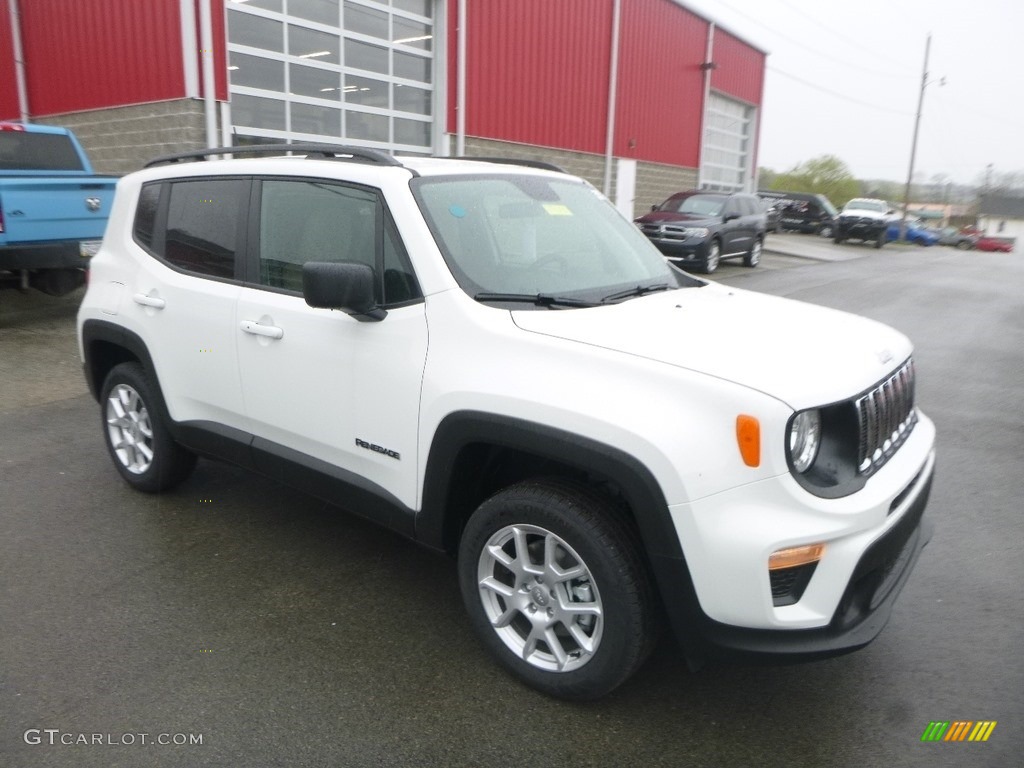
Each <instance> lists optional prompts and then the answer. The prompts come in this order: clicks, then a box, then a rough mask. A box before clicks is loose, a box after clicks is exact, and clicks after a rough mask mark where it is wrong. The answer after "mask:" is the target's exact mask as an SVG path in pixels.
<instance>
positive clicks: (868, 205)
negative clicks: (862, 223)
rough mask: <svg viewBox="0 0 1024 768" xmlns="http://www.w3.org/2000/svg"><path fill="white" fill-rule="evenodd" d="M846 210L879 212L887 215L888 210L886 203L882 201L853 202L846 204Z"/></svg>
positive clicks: (855, 200)
mask: <svg viewBox="0 0 1024 768" xmlns="http://www.w3.org/2000/svg"><path fill="white" fill-rule="evenodd" d="M846 210H848V211H850V210H861V211H877V212H878V213H885V212H886V211H887V210H889V209H888V207H887V206H886V204H885V203H883V202H881V201H880V200H857V199H854V200H851V201H850V202H848V203H847V204H846Z"/></svg>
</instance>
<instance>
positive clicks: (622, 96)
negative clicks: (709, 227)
mask: <svg viewBox="0 0 1024 768" xmlns="http://www.w3.org/2000/svg"><path fill="white" fill-rule="evenodd" d="M0 41H2V42H0V119H26V118H27V119H29V120H33V121H38V122H46V123H57V124H64V125H68V126H70V127H72V128H75V129H76V131H77V132H78V133H79V135H80V138H81V139H82V140H83V142H84V143H85V145H86V146H87V148H88V149H89V150H90V151H91V153H92V155H93V160H94V162H95V164H96V165H97V167H98V168H99V169H101V170H104V171H112V172H124V171H128V170H131V169H133V168H135V167H138V166H139V165H141V164H142V162H143V161H145V160H146V159H148V158H149V157H152V156H153V155H157V154H161V153H166V152H175V151H182V150H184V149H189V148H194V147H196V146H202V145H206V144H224V143H236V144H237V143H249V142H253V141H267V140H269V141H290V140H293V139H296V140H318V141H335V142H337V141H338V140H339V139H342V140H344V141H346V142H349V143H353V144H359V145H365V146H375V147H381V148H384V149H389V150H391V151H398V152H422V153H431V152H432V153H440V154H458V153H463V154H469V155H482V154H486V155H495V154H504V155H511V156H518V157H530V158H535V159H545V160H549V161H553V162H556V163H558V164H561V165H563V166H565V167H567V168H568V169H569V170H572V171H574V172H576V173H579V174H581V175H584V176H586V177H588V178H590V179H591V181H593V182H594V183H595V184H597V185H598V186H603V187H604V188H605V190H606V192H608V193H609V194H612V193H613V192H614V193H615V195H616V197H617V200H618V202H619V204H620V205H621V206H623V207H632V206H633V204H634V200H635V201H636V204H638V205H639V204H645V203H648V202H653V201H655V200H656V199H658V198H660V197H662V196H663V195H666V194H668V193H669V192H672V191H675V190H677V189H680V188H683V187H687V186H697V185H701V186H705V187H712V188H747V189H749V188H751V187H752V186H753V175H754V170H755V169H756V145H757V135H758V130H757V129H758V124H759V121H760V106H761V102H762V96H763V84H764V69H765V57H766V54H765V53H764V52H763V51H761V50H759V49H758V48H756V47H754V46H752V45H751V44H750V43H748V42H746V41H744V40H742V39H741V38H739V37H737V36H735V35H734V34H732V33H730V32H729V31H727V30H725V29H722V28H721V27H720V26H718V25H716V24H715V23H714V22H713V20H711V19H708V18H705V17H703V16H701V15H700V14H698V13H696V12H695V11H693V10H691V9H690V8H688V7H687V5H686V3H685V2H678V1H677V0H146V1H145V2H140V1H139V0H76V1H75V2H68V0H0ZM208 81H212V84H213V87H212V88H211V89H210V98H204V95H205V90H204V82H208Z"/></svg>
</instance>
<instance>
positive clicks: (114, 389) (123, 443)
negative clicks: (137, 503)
mask: <svg viewBox="0 0 1024 768" xmlns="http://www.w3.org/2000/svg"><path fill="white" fill-rule="evenodd" d="M155 392H156V388H155V386H154V385H152V384H151V383H150V381H149V377H148V376H147V375H146V372H145V371H144V370H143V368H142V366H141V365H139V364H138V363H121V364H120V365H117V366H115V367H114V368H113V369H111V371H110V373H109V374H107V378H106V379H105V380H104V382H103V388H102V389H101V391H100V403H101V407H102V409H103V410H102V415H103V437H104V442H105V443H106V445H107V451H109V453H110V458H111V459H112V460H113V462H114V467H115V468H116V469H117V471H118V472H119V473H120V475H121V477H123V478H124V480H125V482H127V483H128V485H130V486H131V487H132V488H135V489H136V490H139V491H144V492H145V493H159V492H160V491H166V490H169V489H170V488H173V487H174V486H175V485H177V484H178V483H180V482H181V481H182V480H184V479H185V478H186V477H188V475H189V474H190V473H191V472H192V470H193V468H194V467H195V464H196V456H195V454H194V453H191V452H190V451H188V450H186V449H185V448H182V447H181V446H180V445H178V444H177V443H176V442H174V439H173V438H172V437H171V435H170V433H169V432H168V431H167V427H166V425H165V424H164V422H163V419H162V418H161V416H160V411H159V406H158V405H157V398H156V395H155Z"/></svg>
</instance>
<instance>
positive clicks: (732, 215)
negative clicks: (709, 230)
mask: <svg viewBox="0 0 1024 768" xmlns="http://www.w3.org/2000/svg"><path fill="white" fill-rule="evenodd" d="M739 217H740V215H739V214H738V213H736V212H735V211H733V212H731V213H727V214H725V215H724V216H722V221H723V222H725V221H732V220H733V219H738V218H739Z"/></svg>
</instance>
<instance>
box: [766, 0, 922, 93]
mask: <svg viewBox="0 0 1024 768" xmlns="http://www.w3.org/2000/svg"><path fill="white" fill-rule="evenodd" d="M778 2H780V3H782V4H783V5H784V6H786V7H787V8H789V9H790V10H791V11H793V13H795V14H797V15H798V16H803V17H804V18H805V19H807V20H808V21H809V22H811V23H812V24H814V25H815V26H817V27H820V28H821V29H824V30H825V31H826V32H828V33H830V34H832V35H835V36H836V37H837V38H839V39H840V40H842V41H843V42H844V43H847V44H848V45H851V46H853V47H854V48H859V49H860V50H862V51H864V52H866V53H868V54H870V55H871V57H872V58H874V59H878V58H885V59H886V60H887V61H888V62H889V63H891V64H892V65H893V66H897V67H900V68H903V67H904V66H906V64H904V63H901V62H897V61H896V60H895V59H890V58H888V57H886V56H879V54H878V51H877V49H872V48H868V47H867V46H866V45H863V44H862V43H860V42H858V41H856V40H854V39H853V38H852V37H847V36H846V35H844V34H842V33H841V32H839V31H838V30H835V29H832V27H830V26H828V25H827V24H822V23H821V22H820V21H818V20H817V19H816V18H814V17H813V16H811V15H810V14H809V13H805V12H804V11H802V10H801V9H799V8H797V7H796V6H795V5H792V4H791V3H789V2H788V0H778ZM850 7H853V6H850ZM910 76H911V75H909V74H907V75H900V77H910Z"/></svg>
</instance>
